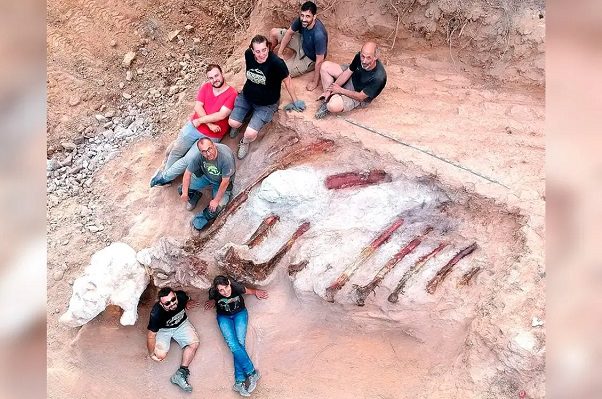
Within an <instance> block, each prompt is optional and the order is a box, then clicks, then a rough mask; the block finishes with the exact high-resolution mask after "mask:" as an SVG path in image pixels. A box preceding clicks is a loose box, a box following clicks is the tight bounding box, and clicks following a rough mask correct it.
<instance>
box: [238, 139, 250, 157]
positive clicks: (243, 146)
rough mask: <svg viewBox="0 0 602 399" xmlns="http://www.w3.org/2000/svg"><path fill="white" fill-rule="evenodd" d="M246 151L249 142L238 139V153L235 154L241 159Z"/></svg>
mask: <svg viewBox="0 0 602 399" xmlns="http://www.w3.org/2000/svg"><path fill="white" fill-rule="evenodd" d="M248 153H249V143H243V142H242V140H240V143H239V144H238V154H236V156H237V157H238V159H243V158H244V157H246V156H247V154H248Z"/></svg>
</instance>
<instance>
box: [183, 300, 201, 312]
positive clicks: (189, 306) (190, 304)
mask: <svg viewBox="0 0 602 399" xmlns="http://www.w3.org/2000/svg"><path fill="white" fill-rule="evenodd" d="M197 306H199V303H198V302H197V301H194V300H192V299H189V300H188V302H186V310H190V309H193V308H196V307H197Z"/></svg>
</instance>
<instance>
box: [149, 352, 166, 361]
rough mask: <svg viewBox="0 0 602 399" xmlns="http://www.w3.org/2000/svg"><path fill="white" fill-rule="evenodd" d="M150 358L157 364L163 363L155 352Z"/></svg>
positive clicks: (150, 354)
mask: <svg viewBox="0 0 602 399" xmlns="http://www.w3.org/2000/svg"><path fill="white" fill-rule="evenodd" d="M149 356H150V358H151V359H153V360H154V361H155V362H162V361H163V359H160V358H159V357H158V356H157V355H155V352H153V353H149Z"/></svg>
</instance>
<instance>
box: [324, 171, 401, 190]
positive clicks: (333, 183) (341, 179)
mask: <svg viewBox="0 0 602 399" xmlns="http://www.w3.org/2000/svg"><path fill="white" fill-rule="evenodd" d="M390 181H391V176H390V175H389V174H387V172H385V171H384V170H370V171H364V172H346V173H339V174H336V175H332V176H328V177H327V178H326V180H325V181H324V184H326V188H328V189H329V190H339V189H342V188H347V187H362V186H368V185H372V184H378V183H381V182H390Z"/></svg>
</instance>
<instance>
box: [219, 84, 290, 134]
mask: <svg viewBox="0 0 602 399" xmlns="http://www.w3.org/2000/svg"><path fill="white" fill-rule="evenodd" d="M277 110H278V104H277V103H276V104H271V105H257V104H253V103H251V102H249V101H247V99H246V98H245V96H244V94H243V93H240V94H239V95H238V97H236V100H235V101H234V109H233V110H232V113H231V114H230V119H232V120H235V121H236V122H240V123H242V121H243V120H244V119H245V116H247V114H248V113H249V112H252V113H253V115H252V116H251V120H250V121H249V125H248V126H249V127H250V128H251V129H253V130H255V131H259V129H261V128H262V127H263V126H264V125H265V124H267V123H268V122H270V121H271V120H272V118H273V117H274V112H276V111H277Z"/></svg>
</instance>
